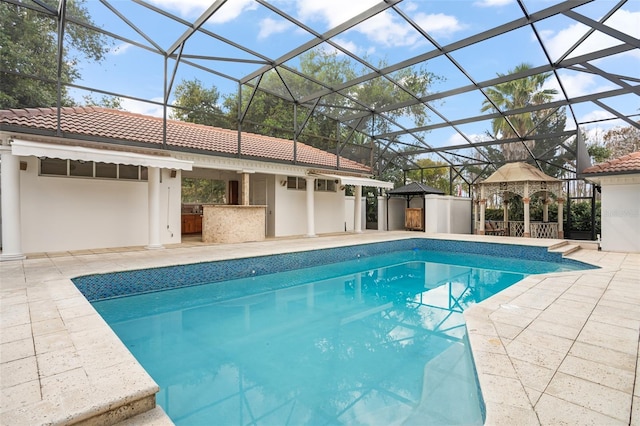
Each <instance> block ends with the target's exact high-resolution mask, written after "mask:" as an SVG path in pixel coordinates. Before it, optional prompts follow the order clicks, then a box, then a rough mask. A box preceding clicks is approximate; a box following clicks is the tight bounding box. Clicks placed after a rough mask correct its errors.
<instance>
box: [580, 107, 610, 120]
mask: <svg viewBox="0 0 640 426" xmlns="http://www.w3.org/2000/svg"><path fill="white" fill-rule="evenodd" d="M613 117H615V116H614V115H613V114H611V113H610V112H609V111H604V110H601V109H599V110H594V111H591V112H590V113H588V114H585V115H584V116H582V117H581V118H580V119H579V120H578V121H579V122H585V121H598V120H607V119H612V118H613Z"/></svg>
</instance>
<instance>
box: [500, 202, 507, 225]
mask: <svg viewBox="0 0 640 426" xmlns="http://www.w3.org/2000/svg"><path fill="white" fill-rule="evenodd" d="M502 220H503V221H504V226H507V222H509V202H508V201H507V200H504V201H503V202H502Z"/></svg>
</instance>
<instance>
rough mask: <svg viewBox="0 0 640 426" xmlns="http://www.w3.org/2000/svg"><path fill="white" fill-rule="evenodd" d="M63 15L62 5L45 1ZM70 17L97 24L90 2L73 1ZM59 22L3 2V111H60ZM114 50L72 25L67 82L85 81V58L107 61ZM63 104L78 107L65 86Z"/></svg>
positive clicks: (64, 60)
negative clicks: (82, 67)
mask: <svg viewBox="0 0 640 426" xmlns="http://www.w3.org/2000/svg"><path fill="white" fill-rule="evenodd" d="M42 3H44V4H46V5H48V6H50V8H51V10H54V11H55V10H57V7H58V2H57V1H56V0H42ZM67 14H68V15H70V16H73V17H74V18H76V19H79V20H82V21H85V22H87V23H92V22H91V17H90V16H89V12H88V11H87V9H86V8H85V6H84V0H76V1H68V2H67ZM57 49H58V41H57V23H56V19H55V17H54V16H51V15H50V14H47V13H44V12H41V11H36V10H34V9H32V8H29V7H25V6H21V5H16V4H11V3H6V2H2V3H0V108H3V109H5V108H24V107H45V106H54V105H56V103H57V85H56V83H55V81H56V79H57V73H58V60H57ZM107 51H108V45H107V41H106V38H105V36H103V35H101V34H99V33H96V32H94V31H92V30H88V29H86V28H84V27H82V26H79V25H75V24H72V23H68V24H67V25H66V29H65V35H64V52H63V58H62V61H60V64H61V68H62V69H61V79H62V82H63V83H71V82H73V81H74V80H76V79H77V78H78V77H80V71H79V69H78V65H77V64H78V62H79V60H80V56H79V55H82V56H85V57H86V58H88V59H90V60H94V61H98V62H99V61H101V60H102V59H103V58H104V56H105V55H106V53H107ZM61 99H62V104H63V105H72V104H74V101H73V99H71V98H70V97H69V95H68V92H67V89H66V87H65V86H64V85H62V89H61Z"/></svg>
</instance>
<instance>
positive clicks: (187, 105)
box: [170, 78, 229, 127]
mask: <svg viewBox="0 0 640 426" xmlns="http://www.w3.org/2000/svg"><path fill="white" fill-rule="evenodd" d="M219 99H220V93H219V92H218V89H217V88H216V87H215V86H211V87H210V88H209V89H207V88H205V87H204V86H203V85H202V82H201V81H200V80H198V79H197V78H196V79H193V80H182V81H181V82H180V83H179V84H178V85H177V86H176V90H175V102H174V104H173V106H174V107H176V108H173V109H172V111H171V115H170V116H171V118H173V119H175V120H181V121H188V122H190V123H198V124H206V125H208V126H216V127H228V126H229V123H228V120H227V117H226V116H224V115H223V112H222V109H221V108H220V106H219Z"/></svg>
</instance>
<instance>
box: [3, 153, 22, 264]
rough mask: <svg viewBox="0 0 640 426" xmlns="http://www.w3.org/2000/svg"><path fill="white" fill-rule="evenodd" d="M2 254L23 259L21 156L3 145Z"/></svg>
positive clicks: (9, 257)
mask: <svg viewBox="0 0 640 426" xmlns="http://www.w3.org/2000/svg"><path fill="white" fill-rule="evenodd" d="M0 149H1V151H0V152H1V153H2V167H0V172H1V176H0V185H1V186H2V189H1V191H2V256H1V257H0V259H1V260H21V259H24V258H25V256H24V254H23V253H22V242H21V235H20V158H19V157H18V156H16V155H13V154H12V153H11V147H9V146H2V147H1V148H0Z"/></svg>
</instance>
